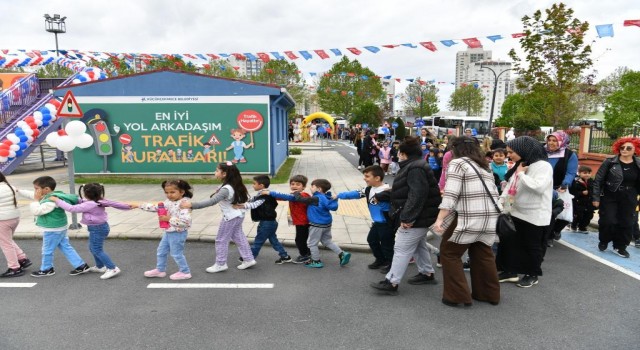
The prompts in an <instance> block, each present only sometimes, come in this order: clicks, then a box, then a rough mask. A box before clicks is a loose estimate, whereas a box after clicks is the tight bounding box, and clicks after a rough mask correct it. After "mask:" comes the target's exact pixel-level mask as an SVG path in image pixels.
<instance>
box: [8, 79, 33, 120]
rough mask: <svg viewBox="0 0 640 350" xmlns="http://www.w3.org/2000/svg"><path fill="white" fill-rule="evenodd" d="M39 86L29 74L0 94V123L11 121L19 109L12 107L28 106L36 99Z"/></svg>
mask: <svg viewBox="0 0 640 350" xmlns="http://www.w3.org/2000/svg"><path fill="white" fill-rule="evenodd" d="M39 94H40V85H39V84H38V78H37V77H36V75H35V74H30V75H28V76H26V77H24V78H22V79H20V80H19V81H18V82H17V83H15V84H13V85H12V86H11V87H10V88H8V89H7V90H5V91H3V92H2V93H1V94H0V122H1V123H2V124H4V123H6V122H7V121H9V120H11V118H13V116H14V115H15V114H16V113H19V112H20V109H19V108H12V107H14V106H28V105H30V104H31V103H33V101H35V100H36V99H37V98H38V95H39Z"/></svg>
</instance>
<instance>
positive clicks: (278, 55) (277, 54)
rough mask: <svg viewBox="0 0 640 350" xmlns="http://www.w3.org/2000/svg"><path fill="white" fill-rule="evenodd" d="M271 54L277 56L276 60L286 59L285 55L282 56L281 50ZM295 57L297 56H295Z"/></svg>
mask: <svg viewBox="0 0 640 350" xmlns="http://www.w3.org/2000/svg"><path fill="white" fill-rule="evenodd" d="M271 54H272V55H273V57H275V58H276V60H284V59H285V58H284V56H282V55H281V54H280V53H279V52H273V51H272V52H271ZM294 59H295V58H294Z"/></svg>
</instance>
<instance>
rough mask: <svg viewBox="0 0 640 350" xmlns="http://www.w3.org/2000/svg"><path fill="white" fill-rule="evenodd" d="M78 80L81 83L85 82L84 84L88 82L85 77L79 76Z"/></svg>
mask: <svg viewBox="0 0 640 350" xmlns="http://www.w3.org/2000/svg"><path fill="white" fill-rule="evenodd" d="M76 79H78V80H80V81H81V82H83V83H84V82H85V81H87V78H85V77H84V76H83V75H78V76H76Z"/></svg>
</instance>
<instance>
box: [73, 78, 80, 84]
mask: <svg viewBox="0 0 640 350" xmlns="http://www.w3.org/2000/svg"><path fill="white" fill-rule="evenodd" d="M71 83H72V84H80V83H82V82H81V81H80V79H78V78H75V79H73V80H72V81H71Z"/></svg>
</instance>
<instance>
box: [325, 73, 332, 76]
mask: <svg viewBox="0 0 640 350" xmlns="http://www.w3.org/2000/svg"><path fill="white" fill-rule="evenodd" d="M332 75H333V74H331V73H324V76H325V77H330V76H332Z"/></svg>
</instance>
